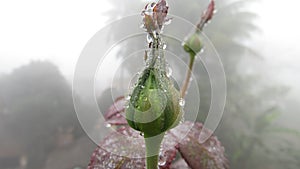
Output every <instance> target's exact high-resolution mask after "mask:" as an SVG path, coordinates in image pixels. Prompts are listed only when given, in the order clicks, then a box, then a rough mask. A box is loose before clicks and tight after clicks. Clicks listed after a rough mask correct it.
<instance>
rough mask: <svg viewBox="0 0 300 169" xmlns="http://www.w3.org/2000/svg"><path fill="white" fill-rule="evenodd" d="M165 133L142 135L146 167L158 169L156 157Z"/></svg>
mask: <svg viewBox="0 0 300 169" xmlns="http://www.w3.org/2000/svg"><path fill="white" fill-rule="evenodd" d="M164 135H165V133H161V134H159V135H157V136H153V137H151V136H147V135H146V134H145V135H144V138H145V145H146V168H147V169H158V158H159V151H160V145H161V142H162V140H163V138H164Z"/></svg>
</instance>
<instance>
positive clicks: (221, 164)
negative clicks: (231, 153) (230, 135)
mask: <svg viewBox="0 0 300 169" xmlns="http://www.w3.org/2000/svg"><path fill="white" fill-rule="evenodd" d="M192 125H193V127H192V129H191V130H190V131H189V133H188V134H187V135H186V129H187V128H189V127H190V126H192ZM201 130H205V133H207V134H210V133H211V131H210V130H208V129H203V125H202V124H201V123H195V124H193V123H192V122H185V123H183V124H181V125H180V126H178V127H176V128H175V129H174V130H171V132H172V133H173V135H174V136H175V139H180V138H181V136H183V135H186V136H185V137H184V138H183V139H182V140H181V141H180V142H179V144H178V146H177V148H178V150H179V152H180V154H181V156H182V157H183V158H184V159H185V161H186V162H187V163H188V165H189V166H190V167H191V168H192V169H226V168H228V165H227V159H226V158H225V156H224V148H223V147H222V146H221V143H220V141H219V140H218V139H217V137H216V136H211V137H210V138H209V139H208V140H207V141H206V142H204V143H202V144H201V143H200V142H199V135H200V132H201Z"/></svg>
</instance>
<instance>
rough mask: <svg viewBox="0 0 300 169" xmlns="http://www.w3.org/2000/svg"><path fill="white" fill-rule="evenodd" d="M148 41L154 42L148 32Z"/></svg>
mask: <svg viewBox="0 0 300 169" xmlns="http://www.w3.org/2000/svg"><path fill="white" fill-rule="evenodd" d="M147 42H148V43H152V42H153V38H152V37H151V35H150V34H147Z"/></svg>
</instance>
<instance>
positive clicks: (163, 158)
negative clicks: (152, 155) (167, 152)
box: [158, 153, 167, 166]
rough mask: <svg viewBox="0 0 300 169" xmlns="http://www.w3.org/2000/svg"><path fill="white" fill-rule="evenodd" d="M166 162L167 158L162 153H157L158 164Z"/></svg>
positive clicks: (162, 164)
mask: <svg viewBox="0 0 300 169" xmlns="http://www.w3.org/2000/svg"><path fill="white" fill-rule="evenodd" d="M166 162H167V158H166V157H165V156H164V155H163V154H162V153H159V159H158V165H159V166H164V165H165V164H166Z"/></svg>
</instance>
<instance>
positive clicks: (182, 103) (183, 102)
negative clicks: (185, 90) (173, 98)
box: [179, 98, 185, 107]
mask: <svg viewBox="0 0 300 169" xmlns="http://www.w3.org/2000/svg"><path fill="white" fill-rule="evenodd" d="M179 105H180V106H181V107H184V105H185V100H184V99H183V98H180V99H179Z"/></svg>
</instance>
